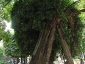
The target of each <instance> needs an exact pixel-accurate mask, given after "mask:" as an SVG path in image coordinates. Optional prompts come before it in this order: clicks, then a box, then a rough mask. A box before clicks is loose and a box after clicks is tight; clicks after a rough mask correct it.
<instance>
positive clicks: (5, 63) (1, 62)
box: [0, 60, 10, 64]
mask: <svg viewBox="0 0 85 64" xmlns="http://www.w3.org/2000/svg"><path fill="white" fill-rule="evenodd" d="M0 64H10V63H9V62H7V61H6V60H0Z"/></svg>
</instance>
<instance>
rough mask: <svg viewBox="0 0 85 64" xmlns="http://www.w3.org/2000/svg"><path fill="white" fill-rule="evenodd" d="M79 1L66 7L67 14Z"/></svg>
mask: <svg viewBox="0 0 85 64" xmlns="http://www.w3.org/2000/svg"><path fill="white" fill-rule="evenodd" d="M78 2H79V1H76V2H73V3H72V4H71V5H69V6H68V7H67V8H66V10H65V11H64V12H65V14H66V13H67V12H68V11H69V10H70V9H71V8H72V6H73V5H74V4H77V3H78Z"/></svg>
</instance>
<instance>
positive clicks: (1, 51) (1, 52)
mask: <svg viewBox="0 0 85 64" xmlns="http://www.w3.org/2000/svg"><path fill="white" fill-rule="evenodd" d="M2 56H3V50H2V49H0V59H1V58H2Z"/></svg>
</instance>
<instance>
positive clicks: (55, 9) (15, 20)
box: [11, 0, 72, 54]
mask: <svg viewBox="0 0 85 64" xmlns="http://www.w3.org/2000/svg"><path fill="white" fill-rule="evenodd" d="M69 1H70V2H69ZM42 2H43V3H42ZM71 3H72V0H67V1H64V0H63V1H62V0H22V1H17V2H16V3H15V4H14V6H13V9H12V11H11V17H12V26H13V28H14V30H15V39H16V41H17V43H18V46H19V48H20V49H21V51H22V53H23V52H24V54H25V53H26V54H28V53H27V52H28V51H30V53H32V52H31V50H32V51H33V49H34V46H35V44H36V41H37V39H38V36H39V33H40V32H42V31H43V30H44V29H45V25H46V23H48V22H50V21H52V20H53V16H60V17H64V16H63V15H62V14H64V11H65V9H66V8H67V6H68V5H70V4H71ZM30 48H32V49H30ZM26 50H28V51H27V52H26Z"/></svg>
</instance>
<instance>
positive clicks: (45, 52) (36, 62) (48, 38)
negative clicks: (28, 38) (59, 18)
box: [30, 21, 56, 64]
mask: <svg viewBox="0 0 85 64" xmlns="http://www.w3.org/2000/svg"><path fill="white" fill-rule="evenodd" d="M55 30H56V22H55V21H53V22H51V23H48V24H47V26H46V30H45V32H44V34H43V36H42V38H41V40H40V45H39V47H38V49H37V51H36V53H35V55H34V56H33V57H32V60H31V62H30V64H49V59H50V55H51V51H52V45H53V40H54V34H55Z"/></svg>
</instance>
